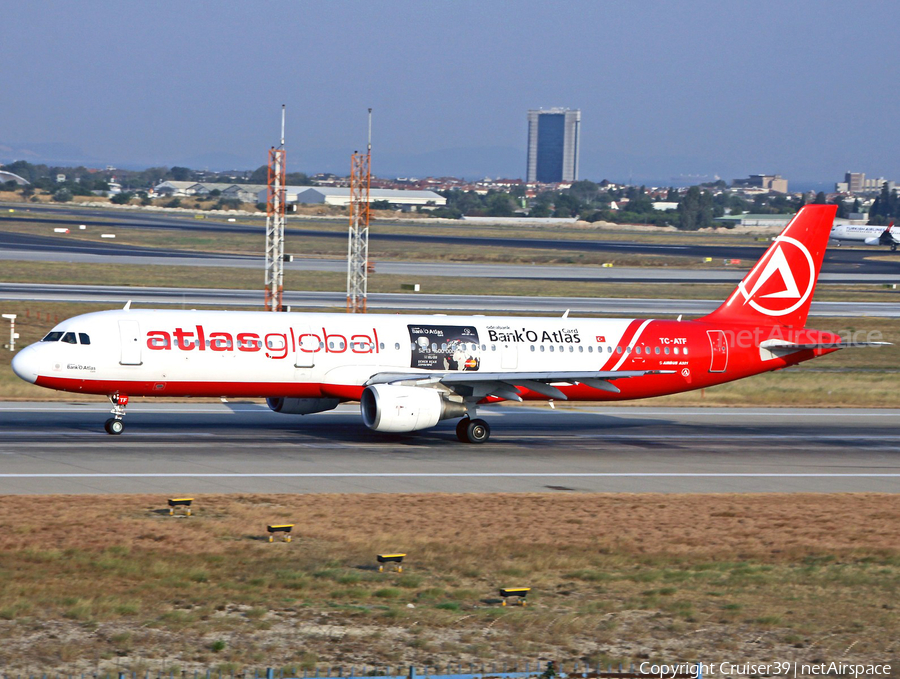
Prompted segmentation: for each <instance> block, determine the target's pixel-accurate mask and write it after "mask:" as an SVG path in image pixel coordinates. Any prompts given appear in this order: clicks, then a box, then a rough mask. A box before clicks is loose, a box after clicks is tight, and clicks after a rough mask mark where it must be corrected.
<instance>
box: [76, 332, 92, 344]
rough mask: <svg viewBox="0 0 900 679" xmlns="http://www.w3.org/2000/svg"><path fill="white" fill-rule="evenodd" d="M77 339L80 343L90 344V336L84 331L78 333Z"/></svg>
mask: <svg viewBox="0 0 900 679" xmlns="http://www.w3.org/2000/svg"><path fill="white" fill-rule="evenodd" d="M78 341H79V342H81V343H82V344H90V343H91V338H90V337H89V336H88V334H87V333H86V332H80V333H78Z"/></svg>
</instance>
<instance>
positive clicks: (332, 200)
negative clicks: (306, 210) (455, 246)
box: [258, 186, 447, 209]
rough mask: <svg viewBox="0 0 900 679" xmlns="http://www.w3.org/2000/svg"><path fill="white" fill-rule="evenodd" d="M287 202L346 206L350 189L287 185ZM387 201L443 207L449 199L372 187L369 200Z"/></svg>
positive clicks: (262, 197) (406, 205)
mask: <svg viewBox="0 0 900 679" xmlns="http://www.w3.org/2000/svg"><path fill="white" fill-rule="evenodd" d="M285 192H286V195H285V203H287V204H288V205H291V204H294V205H335V206H337V207H346V206H348V205H349V204H350V189H349V188H342V187H336V186H287V187H285ZM258 200H259V202H260V203H264V202H265V200H266V190H265V189H263V190H262V191H260V192H259V194H258ZM375 201H387V202H388V203H390V204H391V205H395V206H397V207H399V208H412V207H423V208H426V209H427V208H431V207H441V206H443V205H446V204H447V199H446V198H444V197H443V196H442V195H440V194H438V193H435V192H434V191H406V190H403V189H370V190H369V202H375Z"/></svg>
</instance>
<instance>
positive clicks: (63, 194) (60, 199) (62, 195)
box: [53, 189, 72, 203]
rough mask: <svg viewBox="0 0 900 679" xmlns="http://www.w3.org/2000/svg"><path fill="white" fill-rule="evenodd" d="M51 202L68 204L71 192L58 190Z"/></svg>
mask: <svg viewBox="0 0 900 679" xmlns="http://www.w3.org/2000/svg"><path fill="white" fill-rule="evenodd" d="M53 200H54V201H56V202H57V203H68V202H69V201H70V200H72V192H71V191H69V189H59V190H58V191H57V192H56V193H54V194H53Z"/></svg>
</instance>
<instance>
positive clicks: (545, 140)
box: [525, 108, 581, 184]
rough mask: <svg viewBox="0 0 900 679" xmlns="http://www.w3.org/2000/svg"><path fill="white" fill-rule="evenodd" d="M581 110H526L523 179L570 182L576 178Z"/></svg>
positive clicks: (546, 182)
mask: <svg viewBox="0 0 900 679" xmlns="http://www.w3.org/2000/svg"><path fill="white" fill-rule="evenodd" d="M580 144H581V110H580V109H575V110H570V109H567V108H550V109H538V110H530V111H528V168H527V172H526V173H525V177H526V179H525V181H527V182H529V183H533V182H542V183H545V184H554V183H556V182H572V181H575V180H576V179H578V160H579V152H580Z"/></svg>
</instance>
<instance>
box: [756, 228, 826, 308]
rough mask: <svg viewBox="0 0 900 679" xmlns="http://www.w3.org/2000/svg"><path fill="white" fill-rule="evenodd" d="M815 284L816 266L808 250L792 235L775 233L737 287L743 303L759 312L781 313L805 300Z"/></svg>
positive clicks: (799, 305) (796, 306) (800, 304)
mask: <svg viewBox="0 0 900 679" xmlns="http://www.w3.org/2000/svg"><path fill="white" fill-rule="evenodd" d="M815 284H816V267H815V265H814V264H813V258H812V256H811V255H810V254H809V250H807V249H806V246H805V245H803V243H801V242H800V241H798V240H796V239H795V238H791V237H789V236H779V237H778V238H776V239H775V246H774V247H772V248H770V249H769V251H768V252H767V253H766V254H765V255H764V256H763V258H762V259H760V260H759V261H758V262H757V263H756V266H755V267H753V270H752V271H751V272H750V273H749V274H748V275H747V277H746V278H745V279H744V280H743V281H741V283H740V284H739V285H738V290H740V292H741V295H743V297H744V303H745V304H749V305H750V306H751V307H753V308H754V309H756V310H757V311H759V312H760V313H762V314H765V315H766V316H785V315H787V314H789V313H791V312H793V311H796V310H797V309H799V308H800V307H801V306H802V305H803V303H804V302H805V301H806V300H807V299H809V296H810V295H811V294H812V291H813V288H814V287H815ZM748 289H749V291H748ZM801 291H802V292H801Z"/></svg>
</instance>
